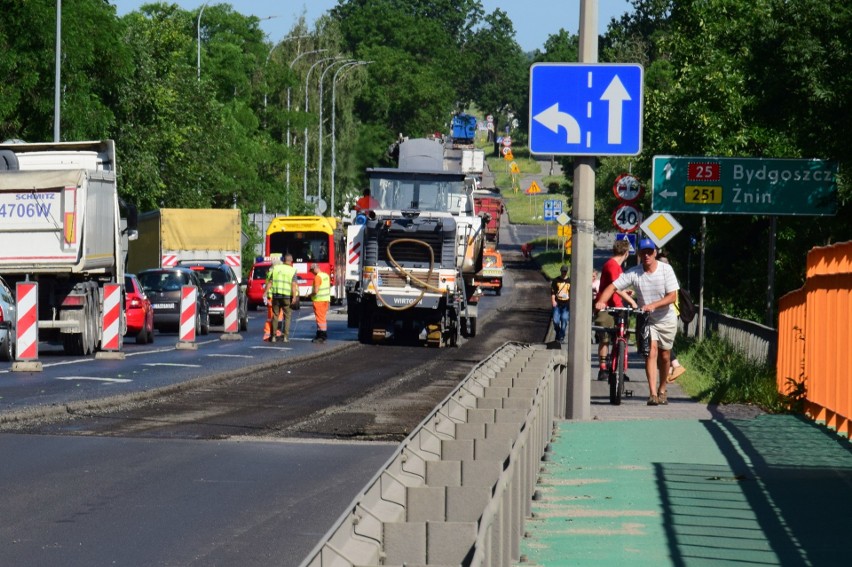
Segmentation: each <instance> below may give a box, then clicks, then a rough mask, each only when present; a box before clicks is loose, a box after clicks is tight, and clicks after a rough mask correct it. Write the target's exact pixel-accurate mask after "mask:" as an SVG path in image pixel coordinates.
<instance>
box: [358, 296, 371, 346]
mask: <svg viewBox="0 0 852 567" xmlns="http://www.w3.org/2000/svg"><path fill="white" fill-rule="evenodd" d="M372 315H373V314H372V313H371V312H370V310H369V309H367V308H366V306H363V305H362V309H361V317H360V319H359V321H358V341H360V342H361V343H362V344H365V345H371V344H373V316H372Z"/></svg>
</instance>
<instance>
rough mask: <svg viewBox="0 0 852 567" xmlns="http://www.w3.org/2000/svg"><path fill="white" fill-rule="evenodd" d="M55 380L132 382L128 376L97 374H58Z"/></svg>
mask: <svg viewBox="0 0 852 567" xmlns="http://www.w3.org/2000/svg"><path fill="white" fill-rule="evenodd" d="M56 379H57V380H68V381H71V382H73V381H75V380H93V381H95V382H114V383H116V384H127V383H128V382H133V380H130V379H128V378H98V377H97V376H59V377H57V378H56Z"/></svg>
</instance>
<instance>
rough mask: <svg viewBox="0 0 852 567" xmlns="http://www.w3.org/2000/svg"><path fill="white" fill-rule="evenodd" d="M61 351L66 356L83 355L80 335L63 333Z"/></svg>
mask: <svg viewBox="0 0 852 567" xmlns="http://www.w3.org/2000/svg"><path fill="white" fill-rule="evenodd" d="M62 351H63V352H64V353H65V354H66V355H68V356H79V355H81V354H83V335H82V333H65V334H63V335H62Z"/></svg>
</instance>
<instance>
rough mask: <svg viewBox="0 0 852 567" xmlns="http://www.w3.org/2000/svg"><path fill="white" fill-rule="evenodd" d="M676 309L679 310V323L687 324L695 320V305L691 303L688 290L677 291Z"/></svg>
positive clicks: (696, 310)
mask: <svg viewBox="0 0 852 567" xmlns="http://www.w3.org/2000/svg"><path fill="white" fill-rule="evenodd" d="M678 307H679V308H680V320H681V321H683V322H684V323H687V324H688V323H691V322H692V320H693V319H695V314H696V313H697V312H698V309H696V307H695V303H693V302H692V296H691V295H690V294H689V291H688V290H686V289H683V288H680V290H679V291H678Z"/></svg>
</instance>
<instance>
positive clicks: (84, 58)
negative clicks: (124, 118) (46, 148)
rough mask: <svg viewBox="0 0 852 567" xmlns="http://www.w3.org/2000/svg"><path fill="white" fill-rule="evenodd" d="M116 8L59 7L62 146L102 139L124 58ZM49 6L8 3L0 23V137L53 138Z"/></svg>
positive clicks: (90, 1) (111, 123) (111, 120)
mask: <svg viewBox="0 0 852 567" xmlns="http://www.w3.org/2000/svg"><path fill="white" fill-rule="evenodd" d="M121 35H122V34H121V26H120V24H119V22H118V20H117V18H116V16H115V8H113V7H112V6H110V5H109V4H108V3H106V2H103V1H102V0H79V1H76V2H69V3H65V4H64V5H63V7H62V37H61V53H62V55H61V99H60V104H61V107H60V138H61V140H87V139H98V138H104V137H107V136H108V135H109V133H110V131H111V130H112V129H113V128H114V127H115V125H116V119H115V113H114V108H115V107H116V105H117V102H118V101H117V94H118V90H119V85H120V82H121V80H122V77H123V76H124V74H125V73H126V72H127V70H128V68H129V67H130V64H131V63H130V61H131V53H130V51H129V50H128V49H127V46H125V45H124V44H123V43H122V42H121ZM55 44H56V6H55V4H54V3H53V2H26V1H23V0H12V1H11V2H7V3H6V4H4V6H3V17H2V18H0V49H2V53H3V57H2V58H0V59H2V61H0V74H2V76H3V77H4V78H3V81H2V83H0V139H7V138H20V139H23V140H25V141H28V142H46V141H51V140H53V121H54V77H55Z"/></svg>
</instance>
